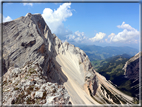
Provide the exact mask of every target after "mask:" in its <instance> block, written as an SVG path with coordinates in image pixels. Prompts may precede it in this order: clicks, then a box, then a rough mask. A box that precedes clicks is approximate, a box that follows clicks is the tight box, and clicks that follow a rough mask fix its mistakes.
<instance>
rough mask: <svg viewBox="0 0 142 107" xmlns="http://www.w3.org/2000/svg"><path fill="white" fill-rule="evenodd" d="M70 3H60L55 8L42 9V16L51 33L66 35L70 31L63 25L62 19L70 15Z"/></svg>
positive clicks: (64, 19)
mask: <svg viewBox="0 0 142 107" xmlns="http://www.w3.org/2000/svg"><path fill="white" fill-rule="evenodd" d="M70 6H71V3H64V4H62V5H60V7H59V8H58V9H57V10H52V9H50V8H45V9H44V10H43V14H42V16H43V18H44V20H45V21H46V23H47V25H48V26H49V28H50V29H51V31H52V32H53V33H55V34H56V35H63V36H65V35H68V34H71V33H72V32H71V31H69V30H67V29H66V28H65V27H64V24H63V21H66V20H67V18H68V17H71V16H72V11H71V9H70V8H71V7H70Z"/></svg>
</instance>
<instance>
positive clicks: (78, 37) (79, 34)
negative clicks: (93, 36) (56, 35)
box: [67, 31, 87, 43]
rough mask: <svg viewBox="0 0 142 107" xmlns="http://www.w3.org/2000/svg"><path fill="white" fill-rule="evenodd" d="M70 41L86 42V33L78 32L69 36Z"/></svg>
mask: <svg viewBox="0 0 142 107" xmlns="http://www.w3.org/2000/svg"><path fill="white" fill-rule="evenodd" d="M67 39H68V41H75V42H81V43H83V42H85V41H86V40H87V37H86V36H85V34H84V32H79V31H76V32H75V33H74V34H70V35H67Z"/></svg>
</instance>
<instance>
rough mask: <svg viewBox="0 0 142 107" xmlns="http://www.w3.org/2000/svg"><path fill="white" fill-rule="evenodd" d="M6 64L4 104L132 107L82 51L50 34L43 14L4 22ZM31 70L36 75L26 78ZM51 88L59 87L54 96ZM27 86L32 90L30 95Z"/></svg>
mask: <svg viewBox="0 0 142 107" xmlns="http://www.w3.org/2000/svg"><path fill="white" fill-rule="evenodd" d="M29 63H30V64H29ZM2 64H3V68H2V69H3V82H4V83H5V84H4V85H3V89H4V90H3V91H4V92H5V93H4V94H5V95H4V99H3V103H4V104H17V103H18V104H19V103H20V104H27V103H29V102H28V101H27V99H29V100H30V101H31V102H32V103H34V104H46V105H48V104H60V103H61V104H73V105H75V104H86V105H88V104H91V105H93V104H126V103H128V104H131V103H133V102H132V98H131V97H129V96H127V95H125V94H123V93H122V92H120V91H119V90H117V89H116V88H115V87H114V86H113V85H111V84H110V83H109V82H108V81H107V80H106V79H105V77H103V76H101V75H100V74H99V73H97V72H96V71H95V70H94V69H93V67H92V65H91V63H90V60H89V58H88V56H87V55H86V54H85V52H84V51H82V50H81V49H80V48H78V47H75V46H74V45H72V44H69V43H68V42H64V43H62V42H61V40H60V39H59V38H58V37H57V36H56V35H55V34H52V32H51V30H50V29H49V27H48V26H47V24H46V23H45V21H44V19H43V18H42V16H41V15H40V14H30V13H28V14H27V15H26V16H25V17H20V18H18V19H16V20H13V21H10V22H6V23H3V63H2ZM34 66H38V67H37V68H34ZM30 68H31V69H33V71H32V72H34V73H33V74H34V75H36V76H34V75H30V74H29V73H28V72H31V71H30ZM38 69H40V70H38ZM21 78H22V79H21ZM18 80H19V83H17V81H18ZM33 81H36V82H33ZM36 84H37V85H36ZM49 84H50V85H51V86H52V85H53V86H55V89H56V92H55V93H54V92H53V90H52V89H50V88H51V87H50V85H49ZM25 86H27V88H30V89H31V91H30V92H27V93H26V92H25V91H26V90H27V88H24V87H25ZM36 86H37V87H38V88H39V89H37V90H36V89H35V87H36ZM8 87H9V88H8ZM31 87H32V88H31ZM42 87H44V88H42ZM57 87H59V89H57ZM60 87H61V88H60ZM64 87H65V89H64ZM48 88H49V89H48ZM15 89H16V90H15ZM51 90H52V91H51ZM62 90H64V91H63V92H62ZM60 92H61V93H63V96H62V95H60V94H59V93H60ZM16 93H19V94H17V96H18V97H16V96H15V95H16ZM47 93H48V94H49V95H48V94H47ZM53 93H54V94H55V95H54V94H53ZM10 94H12V95H13V96H10ZM58 95H59V96H58ZM14 96H15V97H14ZM21 96H24V97H26V98H27V99H24V98H23V97H21ZM27 96H28V97H27ZM55 96H56V97H55ZM57 96H58V97H57ZM14 98H15V99H14ZM19 98H20V99H19ZM8 99H9V100H8ZM37 99H38V100H37ZM62 99H64V100H62Z"/></svg>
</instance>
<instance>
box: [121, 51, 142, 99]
mask: <svg viewBox="0 0 142 107" xmlns="http://www.w3.org/2000/svg"><path fill="white" fill-rule="evenodd" d="M141 59H142V52H139V53H137V54H136V55H135V56H133V57H132V58H130V59H129V60H128V61H127V62H126V64H125V66H124V67H123V70H124V71H125V72H124V75H125V77H126V78H128V79H130V80H131V81H132V85H131V89H132V90H133V93H135V94H134V96H135V97H137V99H139V89H140V88H139V71H140V68H139V67H140V66H141V65H140V60H141Z"/></svg>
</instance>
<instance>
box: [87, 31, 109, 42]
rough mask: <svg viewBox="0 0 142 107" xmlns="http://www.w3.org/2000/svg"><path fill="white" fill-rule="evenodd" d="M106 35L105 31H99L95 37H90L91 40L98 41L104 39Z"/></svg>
mask: <svg viewBox="0 0 142 107" xmlns="http://www.w3.org/2000/svg"><path fill="white" fill-rule="evenodd" d="M105 36H106V34H105V33H102V32H99V33H97V34H96V35H95V36H94V37H93V38H89V40H90V41H92V42H96V41H100V40H102V39H103V38H104V37H105Z"/></svg>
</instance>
